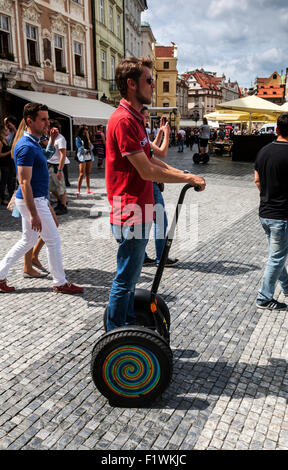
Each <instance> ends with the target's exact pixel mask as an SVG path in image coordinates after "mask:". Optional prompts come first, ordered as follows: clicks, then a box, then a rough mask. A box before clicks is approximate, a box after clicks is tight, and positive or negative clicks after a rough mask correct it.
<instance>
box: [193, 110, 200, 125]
mask: <svg viewBox="0 0 288 470" xmlns="http://www.w3.org/2000/svg"><path fill="white" fill-rule="evenodd" d="M199 118H200V115H199V112H198V111H197V110H195V111H193V113H192V119H193V120H194V121H195V122H196V127H197V121H199Z"/></svg>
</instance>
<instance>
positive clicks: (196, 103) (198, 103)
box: [183, 69, 222, 121]
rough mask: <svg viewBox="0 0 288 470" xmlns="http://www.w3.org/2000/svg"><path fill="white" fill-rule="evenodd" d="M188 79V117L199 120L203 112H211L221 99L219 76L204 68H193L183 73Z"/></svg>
mask: <svg viewBox="0 0 288 470" xmlns="http://www.w3.org/2000/svg"><path fill="white" fill-rule="evenodd" d="M183 75H184V77H185V78H186V79H187V81H188V85H189V90H188V110H189V117H190V118H192V119H193V120H194V121H200V120H202V119H203V116H204V115H205V114H208V113H210V112H213V111H214V110H215V105H216V104H218V103H221V101H222V91H221V81H222V79H221V77H216V73H213V72H206V71H205V70H203V69H201V70H195V71H193V72H186V73H184V74H183Z"/></svg>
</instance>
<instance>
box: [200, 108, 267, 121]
mask: <svg viewBox="0 0 288 470" xmlns="http://www.w3.org/2000/svg"><path fill="white" fill-rule="evenodd" d="M250 114H251V113H241V112H239V111H238V112H237V111H234V112H228V111H227V112H225V111H224V110H221V111H215V112H214V113H209V114H205V117H206V118H207V119H208V120H209V121H220V122H249V121H250ZM274 119H275V116H273V115H269V114H261V113H252V116H251V121H252V122H271V121H273V120H274Z"/></svg>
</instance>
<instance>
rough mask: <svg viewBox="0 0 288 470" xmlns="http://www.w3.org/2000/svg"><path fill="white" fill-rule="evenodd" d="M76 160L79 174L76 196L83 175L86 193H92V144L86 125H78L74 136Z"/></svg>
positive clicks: (78, 194) (78, 192)
mask: <svg viewBox="0 0 288 470" xmlns="http://www.w3.org/2000/svg"><path fill="white" fill-rule="evenodd" d="M75 143H76V149H77V160H78V163H79V176H78V185H77V193H76V196H77V197H79V196H80V190H81V185H82V181H83V178H84V175H85V179H86V187H87V194H93V192H92V191H91V190H90V173H91V168H92V162H93V161H94V155H93V152H92V150H93V145H92V144H91V141H90V136H89V132H88V127H87V126H82V127H80V129H79V131H78V135H77V137H76V142H75Z"/></svg>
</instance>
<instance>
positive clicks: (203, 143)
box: [199, 117, 210, 154]
mask: <svg viewBox="0 0 288 470" xmlns="http://www.w3.org/2000/svg"><path fill="white" fill-rule="evenodd" d="M209 139H210V126H209V125H208V121H207V119H206V118H205V117H204V118H203V124H202V126H200V138H199V143H200V153H202V154H204V153H206V150H207V145H208V140H209Z"/></svg>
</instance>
